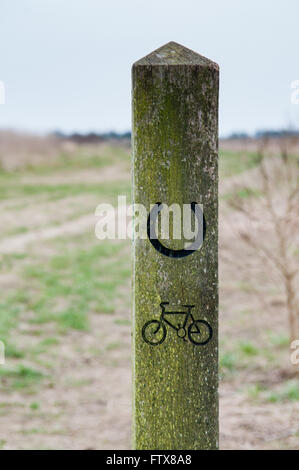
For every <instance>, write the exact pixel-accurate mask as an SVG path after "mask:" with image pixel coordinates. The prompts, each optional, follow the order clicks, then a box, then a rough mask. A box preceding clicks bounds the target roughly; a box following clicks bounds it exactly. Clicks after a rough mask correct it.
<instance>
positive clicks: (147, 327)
mask: <svg viewBox="0 0 299 470" xmlns="http://www.w3.org/2000/svg"><path fill="white" fill-rule="evenodd" d="M142 338H143V339H144V341H145V342H146V343H147V344H150V345H151V346H158V345H159V344H161V343H163V341H164V340H165V338H166V326H165V325H164V324H163V323H162V322H160V321H158V320H150V321H148V322H146V323H145V324H144V325H143V328H142Z"/></svg>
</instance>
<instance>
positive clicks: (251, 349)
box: [239, 341, 259, 357]
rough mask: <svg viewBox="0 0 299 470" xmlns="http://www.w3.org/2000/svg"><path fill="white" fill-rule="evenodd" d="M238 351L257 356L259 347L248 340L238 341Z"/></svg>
mask: <svg viewBox="0 0 299 470" xmlns="http://www.w3.org/2000/svg"><path fill="white" fill-rule="evenodd" d="M239 348H240V351H241V352H242V353H243V354H244V355H245V356H250V357H251V356H257V355H258V354H259V349H258V348H257V347H256V346H255V345H254V344H252V343H251V342H250V341H244V342H240V344H239Z"/></svg>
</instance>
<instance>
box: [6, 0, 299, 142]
mask: <svg viewBox="0 0 299 470" xmlns="http://www.w3.org/2000/svg"><path fill="white" fill-rule="evenodd" d="M298 21H299V1H298V0H250V1H246V2H245V1H240V0H109V1H106V0H105V1H101V0H42V1H41V0H0V80H1V81H3V82H4V84H5V88H6V104H4V105H0V127H2V128H3V127H6V128H7V127H13V128H19V129H22V130H29V131H38V132H47V131H51V130H53V129H62V130H64V131H67V132H69V131H74V130H77V131H89V130H96V131H107V130H111V129H114V130H117V131H125V130H128V129H130V124H131V103H130V93H131V83H130V80H131V76H130V69H131V65H132V63H133V62H134V61H135V60H137V59H140V58H141V57H143V56H144V55H146V54H148V53H149V52H151V51H152V50H154V49H156V48H158V47H159V46H161V45H163V44H164V43H166V42H168V41H171V40H172V41H176V42H179V43H181V44H183V45H185V46H187V47H189V48H191V49H193V50H195V51H196V52H199V53H200V54H202V55H204V56H206V57H208V58H210V59H212V60H214V61H216V62H217V63H218V64H219V65H220V70H221V76H220V78H221V87H220V133H221V135H227V134H228V133H231V132H232V131H247V132H254V131H255V130H256V129H261V128H263V129H264V128H281V127H287V126H289V125H290V124H292V125H293V126H295V127H297V128H299V104H298V105H295V104H291V99H290V97H291V91H292V90H291V82H292V81H294V80H299V60H298V58H299V57H298V56H299V40H298V35H299V33H298V31H299V27H298Z"/></svg>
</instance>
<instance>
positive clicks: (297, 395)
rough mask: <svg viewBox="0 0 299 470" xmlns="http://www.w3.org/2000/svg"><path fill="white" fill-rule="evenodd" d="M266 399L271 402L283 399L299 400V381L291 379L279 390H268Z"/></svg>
mask: <svg viewBox="0 0 299 470" xmlns="http://www.w3.org/2000/svg"><path fill="white" fill-rule="evenodd" d="M265 400H266V401H268V402H271V403H277V402H283V401H299V381H298V380H289V381H288V382H286V383H285V384H283V385H282V386H281V387H280V388H279V389H278V390H272V391H268V392H267V393H266V394H265Z"/></svg>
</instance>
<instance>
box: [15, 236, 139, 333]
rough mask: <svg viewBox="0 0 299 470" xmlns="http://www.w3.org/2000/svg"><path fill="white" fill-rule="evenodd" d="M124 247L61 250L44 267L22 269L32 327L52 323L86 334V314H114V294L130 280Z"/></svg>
mask: <svg viewBox="0 0 299 470" xmlns="http://www.w3.org/2000/svg"><path fill="white" fill-rule="evenodd" d="M123 248H124V243H122V242H120V243H111V242H109V241H104V242H103V241H102V242H99V243H98V244H96V245H94V246H91V247H89V248H86V249H78V251H76V250H70V251H69V252H67V250H64V253H63V254H59V255H57V256H54V257H52V258H51V259H50V260H49V262H48V263H47V265H44V264H40V263H38V262H36V263H32V264H30V265H28V266H26V267H25V268H24V273H23V276H24V277H25V279H26V281H27V283H28V285H30V286H31V290H32V294H31V300H30V305H29V308H30V310H32V311H33V312H34V314H35V318H34V319H33V320H31V321H32V322H34V323H40V324H42V323H47V322H49V321H55V322H57V323H58V325H59V327H60V328H61V329H62V330H63V331H65V330H68V329H70V328H71V329H77V330H87V329H88V314H89V313H90V312H91V311H92V312H95V313H113V312H114V311H115V301H116V300H117V295H118V294H117V290H118V288H119V287H120V286H121V285H123V284H124V283H125V282H126V281H127V279H128V278H129V276H130V265H129V263H130V261H129V258H128V257H127V255H126V254H123V255H122V254H121V251H122V250H123Z"/></svg>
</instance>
